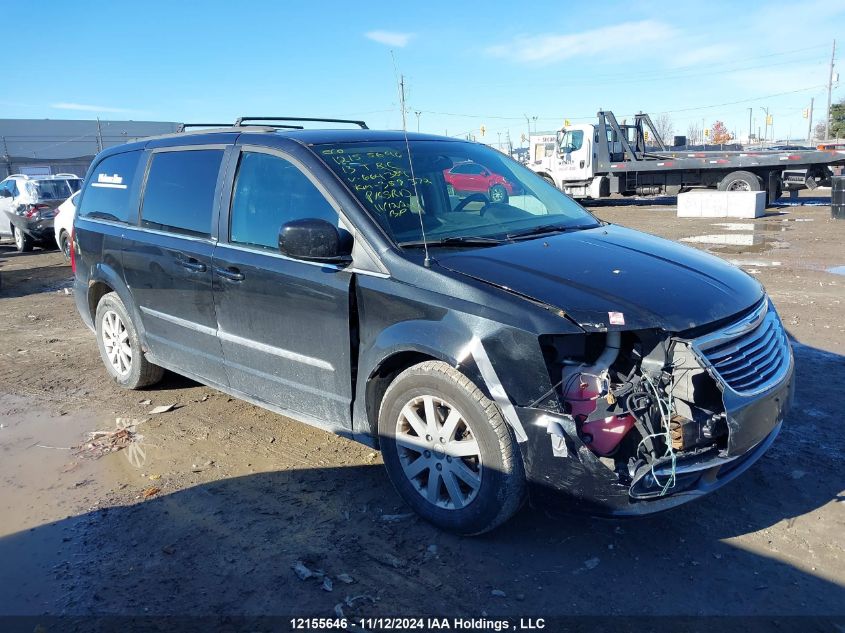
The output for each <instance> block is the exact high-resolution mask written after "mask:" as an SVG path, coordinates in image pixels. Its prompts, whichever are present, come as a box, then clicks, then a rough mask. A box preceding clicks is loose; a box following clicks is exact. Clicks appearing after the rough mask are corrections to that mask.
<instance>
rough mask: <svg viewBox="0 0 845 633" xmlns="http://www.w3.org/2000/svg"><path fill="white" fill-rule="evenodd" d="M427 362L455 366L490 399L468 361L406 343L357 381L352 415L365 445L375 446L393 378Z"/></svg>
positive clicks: (473, 365)
mask: <svg viewBox="0 0 845 633" xmlns="http://www.w3.org/2000/svg"><path fill="white" fill-rule="evenodd" d="M459 352H460V348H459V347H456V349H455V354H456V355H457V354H458V353H459ZM430 360H435V361H442V362H444V363H446V364H448V365H450V366H452V367H457V369H458V371H460V372H461V373H463V374H464V375H465V376H466V377H467V378H469V379H470V380H472V381H473V383H475V385H476V386H477V387H478V388H479V389H481V391H482V392H483V393H484V394H485V395H486V396H487V397H490V393H489V389H488V387H487V384H486V383H485V382H484V380H483V379H482V377H481V374H480V373H479V372H478V369H477V368H476V366H475V364H474V363H473V362H472V361H471V360H470V361H469V362H463V363H461V362H459V361H458V360H457V358H454V357H450V356H449V355H447V354H445V353H444V352H443V351H442V350H438V349H435V348H433V347H431V346H428V345H425V344H420V343H411V342H408V343H407V344H406V345H403V346H395V347H392V348H390V349H389V350H385V351H383V353H382V355H381V356H380V358H379V360H378V361H377V362H375V363H374V364H373V365H372V369H370V370H369V371H368V372H367V374H366V376H367V378H366V380H363V381H361V380H360V379H359V384H358V389H357V392H358V394H357V397H356V407H355V412H354V414H353V418H354V427H355V433H356V435H358V434H360V435H366V436H369V438H370V440H371V441H370V442H368V443H370V444H372V445H373V446H378V413H379V409H380V407H381V402H382V400H383V398H384V394H385V392H386V391H387V388H388V387H389V386H390V384H391V383H392V382H393V380H394V379H395V378H396V376H398V375H399V374H401V373H402V372H403V371H405V370H406V369H408V368H409V367H413V366H414V365H417V364H419V363H423V362H426V361H430ZM360 439H364V438H360Z"/></svg>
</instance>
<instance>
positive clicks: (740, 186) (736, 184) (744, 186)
mask: <svg viewBox="0 0 845 633" xmlns="http://www.w3.org/2000/svg"><path fill="white" fill-rule="evenodd" d="M728 191H751V185H749V184H748V183H747V182H746V181H744V180H734V181H733V182H732V183H731V184H730V185H728Z"/></svg>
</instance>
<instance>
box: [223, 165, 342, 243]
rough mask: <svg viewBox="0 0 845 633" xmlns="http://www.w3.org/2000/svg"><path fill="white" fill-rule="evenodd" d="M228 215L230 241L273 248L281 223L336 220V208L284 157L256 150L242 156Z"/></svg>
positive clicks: (336, 221)
mask: <svg viewBox="0 0 845 633" xmlns="http://www.w3.org/2000/svg"><path fill="white" fill-rule="evenodd" d="M231 217H232V220H231V231H230V232H231V237H230V241H231V242H234V243H238V244H249V245H251V246H263V247H266V248H272V249H276V248H277V246H278V243H279V229H280V228H281V226H282V224H284V223H286V222H289V221H291V220H299V219H304V218H318V219H321V220H326V221H328V222H331V223H332V224H334V225H337V223H338V215H337V213H336V212H335V210H334V209H333V208H332V206H331V205H330V204H329V202H328V200H326V198H325V197H324V196H323V194H322V193H320V191H319V190H318V189H317V188H316V187H315V186H314V184H313V183H312V182H311V181H310V180H308V178H307V177H306V176H305V174H303V173H302V172H301V171H299V169H297V168H296V167H295V166H294V165H293V164H291V163H290V162H288V161H286V160H285V159H283V158H279V157H278V156H271V155H270V154H261V153H257V152H245V153H244V154H243V155H242V157H241V162H240V166H239V168H238V176H237V180H236V181H235V191H234V195H233V198H232V214H231Z"/></svg>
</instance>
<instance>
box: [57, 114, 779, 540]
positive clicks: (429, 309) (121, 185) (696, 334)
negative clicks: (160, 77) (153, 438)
mask: <svg viewBox="0 0 845 633" xmlns="http://www.w3.org/2000/svg"><path fill="white" fill-rule="evenodd" d="M262 121H263V122H264V123H261V124H247V123H246V121H243V120H240V119H239V120H238V122H236V124H235V125H234V126H230V127H229V126H227V127H220V128H212V129H205V130H198V131H193V132H181V133H176V134H171V135H167V136H162V137H157V138H151V139H147V140H144V141H140V142H135V143H129V144H127V145H123V146H120V147H113V148H110V149H108V150H105V151H104V152H102V153H101V154H99V155H98V156H97V158H96V159H95V161H94V162H93V164H92V166H91V168H90V170H89V172H88V175H87V176H86V179H85V187H84V189H83V192H82V194H81V197H80V200H79V203H78V213H77V217H76V221H75V226H74V233H73V251H72V253H73V256H72V260H73V264H74V270H75V276H76V282H75V296H76V302H77V306H78V309H79V312H80V314H81V315H82V318H83V319H84V321H85V323H86V324H87V325H88V326H89V327H90V328H91V329H93V330H94V331H95V332H96V335H97V343H98V345H99V349H100V353H101V356H102V358H103V362H104V364H105V366H106V370H107V372H108V374H109V376H110V377H111V378H112V379H113V380H114V381H116V382H117V383H118V384H119V385H121V386H123V387H126V388H130V389H137V388H142V387H147V386H149V385H152V384H154V383H155V382H156V381H158V380H159V379H160V378H161V376H162V372H163V371H164V369H169V370H171V371H174V372H177V373H179V374H182V375H184V376H188V377H190V378H192V379H194V380H197V381H199V382H202V383H205V384H207V385H211V386H213V387H215V388H217V389H220V390H221V391H224V392H226V393H229V394H232V395H234V396H236V397H238V398H242V399H244V400H248V401H250V402H253V403H255V404H257V405H259V406H262V407H266V408H268V409H271V410H273V411H276V412H278V413H281V414H284V415H287V416H290V417H292V418H295V419H297V420H300V421H303V422H306V423H309V424H313V425H316V426H319V427H321V428H324V429H327V430H330V431H333V432H336V433H339V434H342V435H344V436H346V437H349V438H352V439H356V440H359V441H361V442H365V443H367V444H369V445H372V446H377V447H379V448H380V449H381V451H382V453H383V456H384V462H385V465H386V467H387V472H388V475H389V477H390V479H391V481H392V482H393V484H394V486H395V487H396V489H397V490H398V492H399V493H400V494H401V496H402V497H403V498H404V500H405V501H406V502H407V503H408V504H409V505H410V506H411V507H412V508H413V509H414V510H415V511H416V512H418V513H419V514H420V515H422V516H423V517H424V518H426V519H427V520H429V521H431V522H432V523H434V524H436V525H438V526H440V527H442V528H444V529H448V530H451V531H455V532H458V533H463V534H477V533H480V532H484V531H486V530H490V529H492V528H494V527H495V526H497V525H499V524H500V523H502V522H503V521H505V520H506V519H508V517H510V516H511V515H512V514H513V513H514V512H515V511H516V510H517V509H518V508H519V507H520V505H521V504H522V503H523V501H524V500H525V499H526V498H527V497H528V496H529V493H530V494H531V495H532V496H533V495H535V494H539V493H543V492H553V493H556V494H555V495H554V498H556V499H557V500H558V503H561V504H565V506H566V507H567V508H572V509H580V510H583V511H586V512H590V513H594V514H604V515H617V516H618V515H642V514H647V513H652V512H656V511H659V510H664V509H667V508H670V507H672V506H676V505H678V504H681V503H683V502H685V501H688V500H690V499H693V498H695V497H698V496H701V495H703V494H706V493H707V492H710V491H712V490H714V489H716V488H718V487H720V486H721V485H723V484H725V483H726V482H728V481H729V480H731V479H733V478H734V477H736V476H738V475H739V474H740V473H742V472H743V471H745V470H746V469H747V468H748V467H749V466H750V465H751V464H752V463H753V462H754V461H756V460H757V459H758V458H759V457H760V456H761V455H762V454H763V453H764V452H765V451H766V449H767V448H768V447H769V445H770V444H771V443H772V442H773V441H774V438H775V436H776V435H777V434H778V432H779V430H780V427H781V423H782V419H783V416H784V414H785V411H786V409H787V407H788V405H789V403H790V401H791V398H792V387H793V358H792V351H791V349H790V346H789V342H788V339H787V336H786V333H785V330H784V328H783V326H782V324H781V321H780V319H779V318H778V315H777V313H776V312H775V309H774V307H773V306H772V303H771V301H770V300H769V298H768V297H767V296H766V293H765V292H764V290H763V288H762V287H761V285H760V284H759V283H758V282H757V281H756V280H755V279H753V278H752V277H750V276H749V275H747V274H746V273H744V272H742V271H741V270H739V269H737V268H735V267H733V266H731V265H729V264H728V263H726V262H724V261H722V260H721V259H719V258H716V257H713V256H711V255H708V254H705V253H702V252H700V251H697V250H694V249H691V248H687V247H684V246H680V245H678V244H676V243H673V242H670V241H666V240H662V239H658V238H655V237H652V236H649V235H645V234H643V233H638V232H636V231H632V230H629V229H626V228H623V227H620V226H614V225H611V224H608V223H606V222H602V221H600V220H598V219H597V218H595V217H594V216H593V215H591V214H590V213H589V212H587V211H586V210H585V209H584V208H582V207H581V206H580V205H578V204H577V203H575V202H574V201H573V200H571V199H570V198H568V197H567V196H565V195H564V194H563V193H561V192H560V191H558V190H557V189H555V188H554V187H553V186H552V185H550V184H548V183H547V182H546V181H544V180H543V179H542V178H540V177H539V176H537V175H535V174H534V173H533V172H531V171H530V170H528V169H526V168H525V167H523V166H521V165H520V164H518V163H517V162H515V161H513V160H511V159H510V158H509V157H508V156H506V155H504V154H502V153H500V152H498V151H496V150H494V149H492V148H490V147H487V146H485V145H481V144H477V143H470V142H465V141H459V140H455V139H449V138H442V137H437V136H428V135H422V134H405V133H403V132H401V131H398V132H396V131H384V132H380V131H372V130H369V129H367V128H366V126H365V125H364V124H363V123H361V122H348V123H358V124H359V127H360V128H361V129H319V130H317V129H310V130H306V129H300V128H298V127H297V126H292V125H289V124H288V121H283V122H282V123H281V124H280V123H279V120H275V119H262ZM332 122H333V123H338V121H332ZM274 123H275V124H274ZM456 165H459V166H461V167H460V168H459V169H454V170H453V167H455V166H456ZM467 165H470V166H473V167H472V168H466V169H465V168H464V167H465V166H467ZM475 166H479V167H478V168H476V167H475ZM474 178H475V179H474Z"/></svg>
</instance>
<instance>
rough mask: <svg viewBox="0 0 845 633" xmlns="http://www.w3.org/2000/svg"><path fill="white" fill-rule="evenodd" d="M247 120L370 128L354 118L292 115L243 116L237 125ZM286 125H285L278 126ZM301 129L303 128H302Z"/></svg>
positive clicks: (236, 122) (237, 121)
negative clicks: (317, 117)
mask: <svg viewBox="0 0 845 633" xmlns="http://www.w3.org/2000/svg"><path fill="white" fill-rule="evenodd" d="M245 121H308V122H311V123H350V124H352V125H357V126H358V127H360V128H361V129H362V130H369V129H370V128H368V127H367V124H366V123H364V122H363V121H355V120H353V119H315V118H308V117H291V116H242V117H239V118H238V119H237V120H236V121H235V126H238V127H240V126H241V125H243V124H244V122H245ZM278 127H285V126H278ZM300 129H301V128H300Z"/></svg>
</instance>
